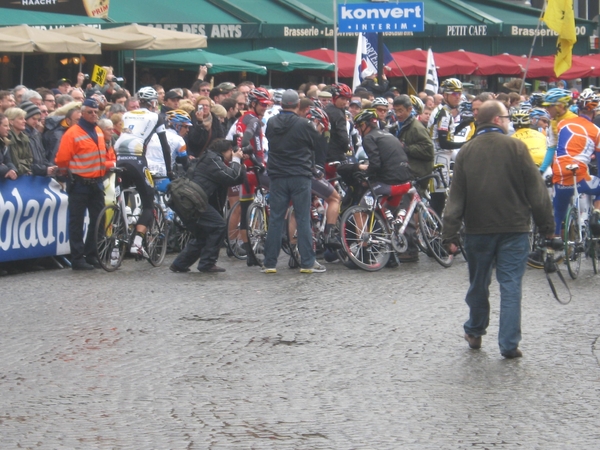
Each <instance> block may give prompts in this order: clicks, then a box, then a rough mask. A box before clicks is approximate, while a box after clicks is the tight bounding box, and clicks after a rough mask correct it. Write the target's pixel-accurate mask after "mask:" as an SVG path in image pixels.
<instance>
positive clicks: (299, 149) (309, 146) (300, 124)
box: [265, 109, 320, 178]
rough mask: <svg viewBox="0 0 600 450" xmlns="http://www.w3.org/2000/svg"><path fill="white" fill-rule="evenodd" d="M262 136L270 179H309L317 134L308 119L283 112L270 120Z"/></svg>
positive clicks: (313, 160) (286, 111)
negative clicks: (264, 142)
mask: <svg viewBox="0 0 600 450" xmlns="http://www.w3.org/2000/svg"><path fill="white" fill-rule="evenodd" d="M265 135H266V137H267V139H268V140H269V159H268V161H267V171H268V173H269V178H284V177H297V176H302V177H308V178H311V177H312V174H313V172H312V169H313V167H314V164H315V149H317V148H318V146H319V145H320V144H319V138H320V135H319V133H318V132H317V130H316V129H315V127H314V126H313V124H312V123H311V122H310V121H309V120H308V119H306V118H303V117H300V116H298V115H297V114H296V113H294V112H292V111H289V110H285V109H283V110H281V112H280V113H279V114H277V115H275V116H273V117H271V118H270V119H269V122H267V131H266V133H265Z"/></svg>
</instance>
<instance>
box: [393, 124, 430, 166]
mask: <svg viewBox="0 0 600 450" xmlns="http://www.w3.org/2000/svg"><path fill="white" fill-rule="evenodd" d="M398 139H400V142H402V144H403V145H404V151H405V152H406V156H408V164H409V166H410V168H411V170H412V172H413V173H414V175H415V176H416V177H417V178H420V177H424V176H425V175H429V174H430V173H431V172H432V171H433V160H434V148H433V141H432V140H431V136H429V133H428V132H427V128H425V127H424V126H423V124H422V123H421V122H419V121H418V120H416V118H415V117H413V116H411V117H409V118H408V119H406V121H405V122H404V123H403V124H402V128H401V129H400V131H399V133H398Z"/></svg>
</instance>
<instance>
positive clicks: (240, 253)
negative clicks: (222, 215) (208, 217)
mask: <svg viewBox="0 0 600 450" xmlns="http://www.w3.org/2000/svg"><path fill="white" fill-rule="evenodd" d="M241 208H242V206H241V203H240V202H239V201H237V202H235V203H234V204H233V206H232V207H231V208H229V210H228V211H227V216H226V223H227V233H226V234H225V244H226V245H227V254H228V255H230V256H233V257H235V258H236V259H239V260H242V261H244V260H245V259H247V258H248V255H246V252H245V250H244V249H243V248H242V246H241V240H240V239H239V236H240V220H239V219H238V220H237V224H234V223H232V220H233V217H235V214H240V217H241Z"/></svg>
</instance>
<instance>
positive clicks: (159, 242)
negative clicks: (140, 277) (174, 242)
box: [146, 203, 169, 267]
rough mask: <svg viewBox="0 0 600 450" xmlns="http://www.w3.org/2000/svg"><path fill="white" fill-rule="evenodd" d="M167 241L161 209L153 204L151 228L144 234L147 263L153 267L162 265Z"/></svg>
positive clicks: (167, 234)
mask: <svg viewBox="0 0 600 450" xmlns="http://www.w3.org/2000/svg"><path fill="white" fill-rule="evenodd" d="M168 239H169V228H168V227H167V220H166V219H165V215H164V213H163V210H162V208H161V207H160V205H159V204H158V203H155V204H154V220H153V222H152V226H150V227H149V228H148V231H147V232H146V248H147V251H148V261H149V262H150V264H152V265H153V266H154V267H158V266H160V265H161V264H162V262H163V261H164V259H165V255H166V254H167V242H168Z"/></svg>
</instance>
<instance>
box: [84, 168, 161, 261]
mask: <svg viewBox="0 0 600 450" xmlns="http://www.w3.org/2000/svg"><path fill="white" fill-rule="evenodd" d="M111 171H113V172H122V171H123V169H121V168H118V167H116V168H113V169H111ZM136 194H137V192H136V190H135V188H133V187H130V188H127V189H122V187H121V185H120V180H119V182H118V183H117V185H116V186H115V195H116V203H115V204H113V205H107V206H105V207H104V208H103V209H102V211H101V212H100V215H99V216H98V220H96V223H95V226H94V229H93V232H94V239H95V249H96V257H97V258H98V261H99V262H100V265H101V266H102V268H103V269H104V270H106V271H107V272H113V271H115V270H116V269H118V268H119V267H120V266H121V263H122V262H123V258H124V257H125V254H126V253H128V252H129V248H130V247H131V244H132V243H133V238H134V236H135V226H136V223H137V218H136V216H135V215H132V214H128V209H129V208H128V206H127V203H128V200H129V198H130V197H131V196H134V195H136ZM152 213H153V221H152V224H151V225H150V226H149V227H148V230H147V232H146V236H145V237H144V248H145V249H146V253H147V254H148V258H147V259H148V261H149V262H150V264H152V265H153V266H155V267H158V266H160V265H161V264H162V262H163V260H164V259H165V255H166V253H167V240H168V232H169V230H168V226H167V225H168V223H167V220H166V218H165V215H164V212H163V209H162V208H161V206H160V205H159V204H158V203H154V207H153V209H152Z"/></svg>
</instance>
